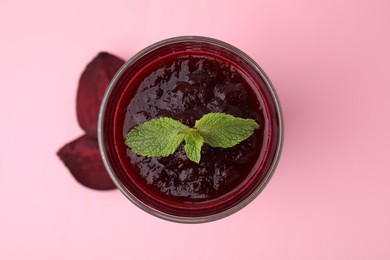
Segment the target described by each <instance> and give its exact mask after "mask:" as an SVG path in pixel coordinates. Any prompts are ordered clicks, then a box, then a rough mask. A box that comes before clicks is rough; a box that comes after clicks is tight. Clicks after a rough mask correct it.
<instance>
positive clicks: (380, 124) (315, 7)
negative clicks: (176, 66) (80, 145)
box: [0, 0, 390, 260]
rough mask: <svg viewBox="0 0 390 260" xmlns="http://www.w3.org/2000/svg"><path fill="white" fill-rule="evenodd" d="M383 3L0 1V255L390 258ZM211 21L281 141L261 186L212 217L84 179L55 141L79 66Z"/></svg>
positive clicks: (388, 59)
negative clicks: (254, 78)
mask: <svg viewBox="0 0 390 260" xmlns="http://www.w3.org/2000/svg"><path fill="white" fill-rule="evenodd" d="M389 11H390V2H389V1H386V0H383V1H380V0H370V1H368V0H363V1H352V0H347V1H340V0H330V1H324V0H320V1H309V0H298V1H288V0H278V1H244V0H241V1H226V0H225V1H210V0H198V1H184V0H182V1H158V0H149V1H120V0H113V1H48V0H36V1H17V0H16V1H11V0H2V1H1V2H0V37H1V39H0V75H1V95H0V111H1V114H0V115H1V127H0V207H1V211H0V259H116V260H119V259H170V260H175V259H187V260H192V259H390V166H389V161H390V159H389V157H390V116H389V112H390V102H389V99H390V76H389V75H390V72H389V70H390V47H389V46H390V15H389ZM179 35H205V36H210V37H214V38H218V39H221V40H224V41H227V42H229V43H231V44H233V45H236V46H237V47H239V48H241V49H242V50H244V51H245V52H247V53H248V54H249V55H250V56H252V57H253V58H254V59H255V60H256V61H257V62H258V63H259V64H260V65H261V66H262V67H263V69H264V70H265V71H266V72H267V74H268V76H269V77H270V78H271V80H272V81H273V83H274V85H275V88H276V90H277V92H278V94H279V97H280V100H281V103H282V107H283V111H284V118H285V130H286V131H285V144H284V151H283V154H282V158H281V161H280V164H279V167H278V169H277V171H276V173H275V175H274V177H273V179H272V180H271V182H270V183H269V185H268V186H267V187H266V189H265V190H264V192H263V193H262V194H261V195H260V196H259V197H258V198H257V199H256V200H255V201H254V202H253V203H251V204H250V205H249V206H247V207H246V208H244V209H243V210H241V211H240V212H238V213H236V214H234V215H232V216H230V217H228V218H226V219H223V220H220V221H217V222H213V223H207V224H200V225H183V224H176V223H171V222H167V221H164V220H160V219H158V218H155V217H153V216H150V215H148V214H146V213H144V212H143V211H141V210H140V209H138V208H137V207H136V206H134V205H133V204H131V203H130V202H129V201H128V200H127V199H126V198H125V197H124V196H122V194H121V193H120V192H119V191H117V190H115V191H108V192H98V191H94V190H90V189H87V188H84V187H83V186H81V185H79V184H78V183H77V182H76V181H75V180H74V179H73V177H72V176H71V175H70V174H69V172H68V170H67V169H66V168H65V167H64V165H63V164H62V162H60V160H59V159H58V158H57V156H56V155H55V153H56V151H57V149H58V148H59V147H60V146H62V145H63V144H64V143H65V142H68V141H70V140H73V139H75V138H76V137H78V136H80V135H81V134H82V131H81V129H80V128H79V126H78V124H77V121H76V116H75V95H76V90H77V82H78V78H79V76H80V73H81V71H82V70H83V69H84V67H85V65H86V64H87V62H89V61H90V60H91V59H92V58H93V57H94V56H95V55H96V54H97V53H98V52H99V51H101V50H106V51H109V52H111V53H113V54H116V55H119V56H121V57H123V58H125V59H128V58H130V57H131V56H132V55H134V54H135V53H136V52H138V51H139V50H140V49H142V48H144V47H146V46H148V45H149V44H151V43H153V42H156V41H158V40H161V39H164V38H168V37H172V36H179Z"/></svg>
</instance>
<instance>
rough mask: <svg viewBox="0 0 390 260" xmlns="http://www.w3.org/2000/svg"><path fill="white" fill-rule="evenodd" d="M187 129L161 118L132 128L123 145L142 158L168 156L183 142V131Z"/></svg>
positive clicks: (168, 119) (169, 119)
mask: <svg viewBox="0 0 390 260" xmlns="http://www.w3.org/2000/svg"><path fill="white" fill-rule="evenodd" d="M186 129H189V127H188V126H186V125H184V124H182V123H181V122H179V121H177V120H174V119H171V118H168V117H161V118H157V119H152V120H150V121H147V122H145V123H143V124H140V125H138V126H136V127H134V128H133V129H132V130H131V131H130V132H129V133H128V135H127V138H126V141H125V144H126V145H127V146H129V147H130V148H131V149H132V150H133V151H134V152H135V153H137V154H139V155H142V156H148V157H151V156H168V155H170V154H173V153H174V152H175V151H176V149H177V148H178V147H179V145H180V144H181V143H182V142H183V140H184V136H185V134H183V130H186Z"/></svg>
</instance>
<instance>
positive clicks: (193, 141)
mask: <svg viewBox="0 0 390 260" xmlns="http://www.w3.org/2000/svg"><path fill="white" fill-rule="evenodd" d="M192 130H194V131H188V132H186V133H185V135H184V140H185V141H186V144H185V145H184V150H185V151H186V154H187V157H188V158H189V159H190V160H191V161H194V162H196V163H199V162H200V152H201V150H202V146H203V137H202V136H200V134H199V132H198V131H196V130H195V129H192Z"/></svg>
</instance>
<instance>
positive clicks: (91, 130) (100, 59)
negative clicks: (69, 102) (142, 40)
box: [76, 52, 125, 137]
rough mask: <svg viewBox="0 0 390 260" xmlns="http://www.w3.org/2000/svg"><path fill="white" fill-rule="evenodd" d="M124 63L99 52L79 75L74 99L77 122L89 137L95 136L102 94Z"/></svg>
mask: <svg viewBox="0 0 390 260" xmlns="http://www.w3.org/2000/svg"><path fill="white" fill-rule="evenodd" d="M124 63H125V61H124V60H122V59H120V58H118V57H116V56H114V55H111V54H109V53H107V52H100V53H99V54H98V55H97V56H96V57H95V58H94V59H93V60H92V61H91V62H90V63H89V64H88V65H87V67H86V68H85V70H84V72H83V73H82V74H81V77H80V81H79V88H78V91H77V98H76V110H77V120H78V122H79V125H80V127H81V128H82V129H84V130H85V132H86V133H87V135H89V136H93V137H96V136H97V121H98V115H99V109H100V104H101V102H102V99H103V96H104V92H105V91H106V89H107V87H108V84H109V83H110V81H111V79H112V78H113V77H114V75H115V73H116V72H117V71H118V70H119V68H120V67H121V66H122V65H123V64H124Z"/></svg>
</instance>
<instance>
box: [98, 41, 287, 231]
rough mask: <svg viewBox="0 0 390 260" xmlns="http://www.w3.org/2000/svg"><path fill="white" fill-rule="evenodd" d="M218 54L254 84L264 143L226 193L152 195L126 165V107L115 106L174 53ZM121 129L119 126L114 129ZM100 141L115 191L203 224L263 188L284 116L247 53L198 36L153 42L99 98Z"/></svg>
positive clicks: (153, 210) (173, 217)
mask: <svg viewBox="0 0 390 260" xmlns="http://www.w3.org/2000/svg"><path fill="white" fill-rule="evenodd" d="M186 52H188V53H195V54H196V53H201V54H202V55H210V56H213V57H214V56H215V57H216V56H217V57H219V58H220V59H223V60H224V61H227V62H228V63H230V64H234V66H235V67H237V68H239V70H240V71H242V72H243V73H244V74H245V75H246V77H248V79H249V80H250V82H252V83H253V84H252V85H253V86H254V87H253V91H254V93H255V96H256V99H257V100H258V102H260V103H261V104H263V105H264V114H265V118H266V120H265V124H266V125H265V128H264V131H265V140H266V141H265V142H263V143H262V147H260V148H259V150H261V152H260V153H259V157H258V158H257V160H256V163H255V164H254V166H253V168H252V169H251V172H250V174H249V175H248V177H247V178H245V180H244V181H242V183H241V184H240V185H239V186H238V187H237V188H235V189H234V190H233V191H231V192H230V193H229V194H227V195H226V196H223V197H221V198H217V199H213V200H210V201H205V202H202V203H171V202H169V201H165V200H164V198H163V197H159V196H158V195H151V193H150V192H148V191H147V189H145V188H144V186H143V185H141V184H140V183H138V181H137V177H135V175H136V174H137V173H135V172H132V171H131V170H129V168H126V167H125V166H124V163H125V162H124V161H125V159H124V158H125V157H126V151H125V148H124V147H123V142H124V139H123V134H122V129H121V125H122V124H123V123H122V120H119V119H120V118H122V119H123V118H124V114H125V113H126V112H125V111H124V110H126V107H124V106H121V105H119V104H120V103H121V102H122V103H123V99H126V98H128V99H129V98H130V97H131V95H133V94H134V92H135V91H136V89H137V88H138V86H137V85H131V84H130V82H131V80H132V79H133V78H135V77H137V75H138V76H139V73H140V71H142V70H143V69H145V68H146V67H148V66H149V65H150V64H151V63H153V62H155V61H156V60H158V59H161V58H163V57H165V56H169V55H173V54H175V53H186ZM118 129H119V130H118ZM98 139H99V147H100V151H101V155H102V158H103V161H104V164H105V166H106V168H107V171H108V173H109V174H110V176H111V178H112V180H113V181H114V183H115V185H116V186H117V187H118V189H119V190H120V191H121V192H122V193H123V194H124V195H125V196H126V197H127V198H128V199H129V200H130V201H132V202H133V203H134V204H135V205H137V206H138V207H140V208H141V209H143V210H144V211H146V212H148V213H150V214H152V215H155V216H157V217H160V218H163V219H166V220H170V221H175V222H180V223H202V222H209V221H214V220H217V219H221V218H223V217H226V216H229V215H231V214H233V213H234V212H237V211H238V210H240V209H242V208H243V207H244V206H246V205H247V204H248V203H250V202H251V201H252V200H253V199H254V198H255V197H256V196H257V195H259V194H260V192H261V191H262V190H263V189H264V187H265V186H266V184H267V183H268V181H269V180H270V178H271V177H272V175H273V172H274V171H275V168H276V166H277V164H278V161H279V158H280V153H281V150H282V143H283V120H282V112H281V108H280V104H279V101H278V98H277V95H276V92H275V90H274V88H273V86H272V84H271V82H270V80H269V79H268V77H267V76H266V74H265V73H264V71H263V70H262V69H261V68H260V66H259V65H257V64H256V62H255V61H254V60H252V59H251V58H250V57H249V56H248V55H246V54H245V53H244V52H242V51H241V50H239V49H237V48H236V47H234V46H232V45H230V44H227V43H225V42H222V41H219V40H216V39H212V38H206V37H199V36H183V37H176V38H171V39H167V40H163V41H160V42H157V43H155V44H153V45H151V46H149V47H147V48H145V49H144V50H142V51H140V52H139V53H137V54H136V55H135V56H134V57H132V58H131V59H130V60H129V61H127V62H126V63H125V64H124V65H123V66H122V68H121V69H120V70H119V71H118V72H117V74H116V75H115V76H114V78H113V79H112V81H111V83H110V85H109V87H108V89H107V91H106V93H105V96H104V99H103V102H102V105H101V109H100V114H99V123H98Z"/></svg>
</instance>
